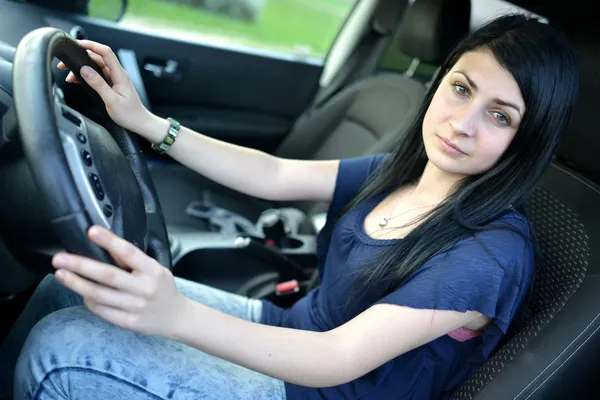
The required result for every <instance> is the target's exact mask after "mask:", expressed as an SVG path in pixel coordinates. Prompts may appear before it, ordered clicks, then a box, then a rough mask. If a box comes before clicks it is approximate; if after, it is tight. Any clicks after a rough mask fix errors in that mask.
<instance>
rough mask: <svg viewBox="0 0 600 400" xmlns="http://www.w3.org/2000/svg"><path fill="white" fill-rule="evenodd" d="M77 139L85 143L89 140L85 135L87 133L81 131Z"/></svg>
mask: <svg viewBox="0 0 600 400" xmlns="http://www.w3.org/2000/svg"><path fill="white" fill-rule="evenodd" d="M77 140H79V141H80V142H81V143H83V144H85V143H86V142H87V139H86V137H85V135H84V134H83V133H81V132H79V133H78V134H77Z"/></svg>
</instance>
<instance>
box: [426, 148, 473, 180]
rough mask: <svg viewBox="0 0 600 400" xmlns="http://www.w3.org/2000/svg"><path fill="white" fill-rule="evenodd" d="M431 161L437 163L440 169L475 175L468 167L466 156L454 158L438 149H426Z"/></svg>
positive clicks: (451, 172)
mask: <svg viewBox="0 0 600 400" xmlns="http://www.w3.org/2000/svg"><path fill="white" fill-rule="evenodd" d="M426 153H427V158H428V159H429V162H431V163H432V164H433V165H435V166H436V167H437V168H438V169H440V170H442V171H444V172H446V173H448V174H453V175H473V173H472V172H470V171H468V168H465V167H466V165H465V164H466V159H465V157H459V158H452V157H449V156H448V155H446V153H444V152H442V151H441V150H438V149H433V151H432V150H431V149H426Z"/></svg>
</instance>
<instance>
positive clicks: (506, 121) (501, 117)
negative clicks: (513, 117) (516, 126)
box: [492, 111, 510, 125]
mask: <svg viewBox="0 0 600 400" xmlns="http://www.w3.org/2000/svg"><path fill="white" fill-rule="evenodd" d="M492 116H493V117H494V119H495V120H496V121H498V122H499V123H500V124H502V125H510V118H509V117H508V116H507V115H505V114H503V113H501V112H498V111H492Z"/></svg>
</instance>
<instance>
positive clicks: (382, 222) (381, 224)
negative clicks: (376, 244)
mask: <svg viewBox="0 0 600 400" xmlns="http://www.w3.org/2000/svg"><path fill="white" fill-rule="evenodd" d="M431 206H435V204H429V205H426V206H420V207H415V208H411V209H408V210H406V211H404V212H401V213H400V214H398V215H392V213H393V212H394V210H393V209H392V211H391V212H390V213H389V214H388V215H387V216H385V217H381V219H380V220H379V227H380V228H385V227H386V226H387V224H388V222H390V220H392V219H394V218H398V217H399V216H401V215H404V214H406V213H409V212H411V211H414V210H418V209H419V208H426V207H431ZM394 208H396V207H394Z"/></svg>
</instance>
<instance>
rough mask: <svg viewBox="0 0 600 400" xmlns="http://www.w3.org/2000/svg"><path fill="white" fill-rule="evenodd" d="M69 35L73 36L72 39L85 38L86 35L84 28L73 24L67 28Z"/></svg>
mask: <svg viewBox="0 0 600 400" xmlns="http://www.w3.org/2000/svg"><path fill="white" fill-rule="evenodd" d="M69 35H71V36H73V39H76V40H83V39H87V35H86V34H85V30H84V29H83V28H82V27H81V26H79V25H75V26H73V27H72V28H71V29H70V30H69Z"/></svg>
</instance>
